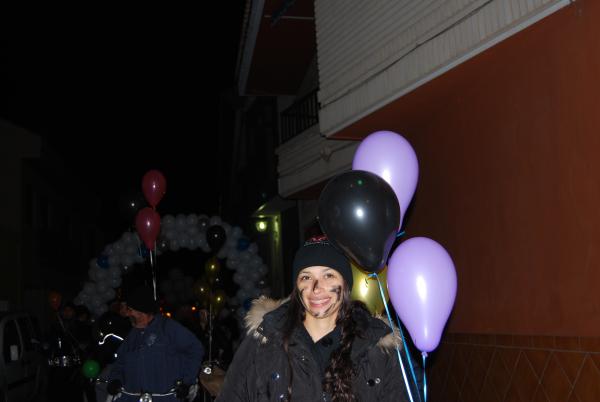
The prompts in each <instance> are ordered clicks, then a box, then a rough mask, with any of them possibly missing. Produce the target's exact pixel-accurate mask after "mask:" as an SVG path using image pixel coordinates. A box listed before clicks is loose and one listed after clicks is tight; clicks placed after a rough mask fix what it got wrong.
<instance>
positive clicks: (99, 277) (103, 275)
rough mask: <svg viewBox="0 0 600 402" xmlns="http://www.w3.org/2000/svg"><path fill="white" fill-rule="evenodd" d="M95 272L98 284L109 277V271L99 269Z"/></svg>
mask: <svg viewBox="0 0 600 402" xmlns="http://www.w3.org/2000/svg"><path fill="white" fill-rule="evenodd" d="M95 272H96V274H95V275H94V276H95V279H96V282H98V281H102V280H104V279H105V278H107V277H108V271H107V270H105V269H102V268H98V269H97V270H95Z"/></svg>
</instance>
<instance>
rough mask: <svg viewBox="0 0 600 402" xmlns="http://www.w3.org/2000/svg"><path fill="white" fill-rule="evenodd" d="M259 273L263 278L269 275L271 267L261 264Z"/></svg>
mask: <svg viewBox="0 0 600 402" xmlns="http://www.w3.org/2000/svg"><path fill="white" fill-rule="evenodd" d="M257 271H258V272H259V273H260V275H261V276H265V275H266V274H267V272H269V267H267V266H266V265H265V264H261V265H260V266H259V267H258V269H257Z"/></svg>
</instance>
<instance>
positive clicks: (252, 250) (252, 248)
mask: <svg viewBox="0 0 600 402" xmlns="http://www.w3.org/2000/svg"><path fill="white" fill-rule="evenodd" d="M248 251H249V252H250V253H252V254H256V253H257V252H258V246H257V245H256V243H252V244H250V246H248Z"/></svg>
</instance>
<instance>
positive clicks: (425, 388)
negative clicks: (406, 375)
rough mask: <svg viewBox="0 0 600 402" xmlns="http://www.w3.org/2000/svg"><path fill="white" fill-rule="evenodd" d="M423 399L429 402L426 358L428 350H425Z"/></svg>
mask: <svg viewBox="0 0 600 402" xmlns="http://www.w3.org/2000/svg"><path fill="white" fill-rule="evenodd" d="M422 355H423V399H424V401H425V402H427V375H426V373H425V360H426V359H427V352H423V353H422Z"/></svg>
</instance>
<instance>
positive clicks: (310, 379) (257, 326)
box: [217, 298, 408, 402]
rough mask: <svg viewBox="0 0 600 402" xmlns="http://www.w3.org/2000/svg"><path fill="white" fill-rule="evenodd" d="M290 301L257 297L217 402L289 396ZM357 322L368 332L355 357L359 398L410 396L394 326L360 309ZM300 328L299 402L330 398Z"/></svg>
mask: <svg viewBox="0 0 600 402" xmlns="http://www.w3.org/2000/svg"><path fill="white" fill-rule="evenodd" d="M287 308H288V303H285V302H281V301H279V302H277V301H273V300H270V299H266V298H263V299H260V300H259V301H257V302H255V303H254V305H253V307H252V309H251V310H250V312H249V313H248V316H247V317H246V325H247V329H248V336H246V339H244V341H243V342H242V344H241V345H240V348H239V349H238V351H237V352H236V355H235V357H234V359H233V362H232V364H231V366H230V367H229V370H228V371H227V375H226V377H225V383H224V384H223V387H222V389H221V393H220V395H219V397H218V398H217V402H269V401H277V402H282V401H289V400H290V399H289V395H288V385H289V384H288V382H289V373H288V371H289V365H288V358H287V354H286V353H285V350H284V349H283V333H282V327H283V324H284V322H285V317H286V313H287ZM356 314H361V315H362V316H361V317H358V318H360V319H356V320H355V321H356V322H357V323H360V322H363V323H366V324H365V326H366V328H362V329H363V332H364V335H365V336H364V338H359V337H355V339H354V342H353V345H352V353H351V358H352V361H353V363H354V369H355V373H356V374H355V376H354V379H353V382H352V389H353V392H354V395H355V396H356V398H357V400H359V401H360V402H369V401H394V402H399V401H400V402H403V401H408V399H407V396H406V391H405V386H404V382H403V380H402V373H401V371H400V368H399V363H398V358H397V355H396V350H395V345H396V342H397V337H394V335H393V333H392V331H391V329H390V327H389V326H388V325H386V324H385V323H384V322H383V321H381V320H379V319H377V318H374V317H372V316H371V315H369V314H368V313H367V312H366V311H359V312H358V313H356ZM298 332H299V331H295V332H294V334H293V335H292V338H291V339H290V342H289V351H290V356H291V359H290V364H291V367H292V371H293V383H292V395H291V400H292V401H294V402H316V401H329V400H330V399H329V396H328V395H326V394H325V393H324V392H323V387H322V382H323V373H322V370H321V368H320V367H319V365H318V363H317V362H316V361H315V358H314V357H313V354H312V353H311V351H310V347H309V346H310V345H306V342H303V341H302V340H301V339H299V337H300V336H299V335H296V333H298Z"/></svg>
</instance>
